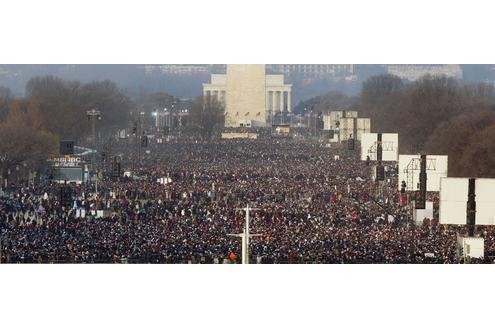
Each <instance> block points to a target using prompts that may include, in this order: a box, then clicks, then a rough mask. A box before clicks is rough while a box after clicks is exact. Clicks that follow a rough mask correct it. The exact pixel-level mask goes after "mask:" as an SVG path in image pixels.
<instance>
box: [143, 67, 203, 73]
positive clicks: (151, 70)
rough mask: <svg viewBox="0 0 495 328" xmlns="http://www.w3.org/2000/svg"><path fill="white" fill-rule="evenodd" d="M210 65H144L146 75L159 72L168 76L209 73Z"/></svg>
mask: <svg viewBox="0 0 495 328" xmlns="http://www.w3.org/2000/svg"><path fill="white" fill-rule="evenodd" d="M211 66H212V65H145V67H144V71H145V73H147V74H150V73H154V72H159V73H162V74H170V75H191V74H197V73H209V72H210V71H211Z"/></svg>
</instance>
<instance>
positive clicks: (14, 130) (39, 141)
mask: <svg viewBox="0 0 495 328" xmlns="http://www.w3.org/2000/svg"><path fill="white" fill-rule="evenodd" d="M0 140H2V142H1V143H0V173H1V176H2V177H4V178H5V177H6V175H7V173H8V171H9V170H12V169H14V168H15V167H16V166H18V165H21V164H22V165H24V166H26V167H36V166H38V164H39V163H40V162H43V161H45V160H46V159H47V158H48V157H49V156H50V155H54V154H55V153H56V149H57V141H58V140H57V138H56V136H55V135H54V134H52V133H50V132H48V131H47V130H46V128H45V124H44V119H43V116H42V115H41V111H40V107H39V103H38V102H37V100H36V99H33V100H31V101H29V102H26V101H20V100H16V101H13V102H12V104H11V105H10V109H9V113H8V115H7V117H6V119H5V120H4V121H2V122H0Z"/></svg>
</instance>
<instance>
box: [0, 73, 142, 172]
mask: <svg viewBox="0 0 495 328" xmlns="http://www.w3.org/2000/svg"><path fill="white" fill-rule="evenodd" d="M134 108H135V104H134V103H133V102H132V100H131V99H129V98H128V97H127V96H125V95H124V94H123V92H122V91H121V90H119V88H118V87H117V85H116V84H115V83H113V82H111V81H97V82H91V83H86V84H82V83H80V82H77V81H65V80H62V79H60V78H57V77H54V76H45V77H35V78H32V79H31V80H29V81H28V83H27V84H26V92H25V96H24V97H14V96H13V95H12V93H11V92H10V91H9V90H8V89H7V88H0V140H2V142H1V143H0V174H1V177H6V175H7V174H8V173H9V171H11V170H13V169H18V168H19V166H21V167H25V168H29V169H37V168H39V167H40V166H42V164H43V163H44V161H45V160H46V159H47V158H48V157H50V156H52V155H56V154H57V153H58V142H59V140H62V139H70V140H74V141H76V142H78V143H81V144H84V143H86V142H87V140H88V139H87V138H88V137H89V134H90V131H91V124H90V122H89V120H88V117H87V114H86V112H87V111H88V110H91V109H97V110H99V111H100V112H101V115H102V117H103V119H102V120H101V121H100V122H99V131H100V133H101V134H102V135H103V136H102V137H104V136H105V135H111V134H112V133H114V132H115V131H116V129H118V128H119V127H121V126H126V125H127V124H128V121H129V117H130V113H131V111H132V110H134Z"/></svg>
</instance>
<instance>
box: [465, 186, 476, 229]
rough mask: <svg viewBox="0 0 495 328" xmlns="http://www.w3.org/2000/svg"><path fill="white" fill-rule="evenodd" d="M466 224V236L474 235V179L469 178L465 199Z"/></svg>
mask: <svg viewBox="0 0 495 328" xmlns="http://www.w3.org/2000/svg"><path fill="white" fill-rule="evenodd" d="M466 214H467V218H466V219H467V220H466V221H467V222H466V223H467V226H468V236H469V237H474V227H475V224H476V194H475V179H473V178H470V179H469V185H468V201H467V213H466Z"/></svg>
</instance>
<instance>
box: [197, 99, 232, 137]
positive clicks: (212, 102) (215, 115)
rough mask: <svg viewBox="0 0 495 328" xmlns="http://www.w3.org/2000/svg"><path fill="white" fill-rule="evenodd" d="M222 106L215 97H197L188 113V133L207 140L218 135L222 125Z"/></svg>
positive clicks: (223, 118) (223, 117)
mask: <svg viewBox="0 0 495 328" xmlns="http://www.w3.org/2000/svg"><path fill="white" fill-rule="evenodd" d="M224 120H225V116H224V106H223V104H222V103H221V102H219V101H218V100H217V99H216V98H215V97H199V98H197V99H196V100H195V102H194V104H193V106H192V108H191V112H190V124H189V131H190V132H191V133H192V134H194V135H198V136H199V137H201V138H202V139H203V140H209V139H211V138H212V137H214V136H215V134H217V133H219V132H220V131H221V129H222V127H223V125H224Z"/></svg>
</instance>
